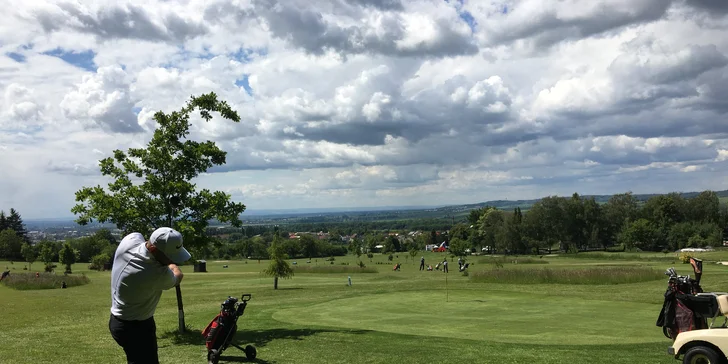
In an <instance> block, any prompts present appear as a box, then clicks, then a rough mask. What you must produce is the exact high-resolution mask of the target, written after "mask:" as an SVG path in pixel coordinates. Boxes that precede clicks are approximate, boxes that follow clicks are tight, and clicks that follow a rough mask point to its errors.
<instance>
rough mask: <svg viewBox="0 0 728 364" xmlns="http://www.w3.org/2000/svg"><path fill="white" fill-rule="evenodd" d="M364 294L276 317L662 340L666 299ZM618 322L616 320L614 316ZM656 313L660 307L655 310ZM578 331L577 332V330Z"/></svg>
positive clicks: (552, 339) (545, 337) (502, 336)
mask: <svg viewBox="0 0 728 364" xmlns="http://www.w3.org/2000/svg"><path fill="white" fill-rule="evenodd" d="M448 296H449V301H448V302H445V294H444V292H442V291H422V292H395V293H386V294H377V295H367V296H359V297H354V298H345V299H340V300H333V301H328V302H325V303H321V304H317V305H312V306H304V307H296V308H291V309H287V310H281V311H278V312H276V313H275V314H274V315H273V318H274V319H276V320H279V321H284V322H290V323H295V324H300V325H305V324H316V325H324V326H334V327H341V328H348V329H365V330H372V331H384V332H391V333H397V334H414V335H422V336H428V337H445V338H460V339H469V340H481V341H488V342H501V343H519V344H539V345H555V344H559V343H561V342H563V340H564V336H568V337H569V343H570V344H572V345H605V344H619V343H624V342H625V340H627V341H629V342H631V343H648V342H662V341H664V340H663V339H664V337H663V336H662V334H661V333H659V332H657V331H656V330H655V329H654V328H653V327H652V326H654V322H653V321H654V320H650V319H649V317H650V316H651V315H654V314H655V312H659V311H660V308H661V306H660V305H654V304H646V303H636V302H614V301H606V300H589V299H582V298H569V297H547V298H544V297H543V296H541V295H538V294H527V293H513V292H511V293H506V292H487V291H473V290H453V291H451V292H449V294H448ZM615 316H617V317H620V323H619V324H615V323H614V317H615ZM655 317H656V315H655ZM573 332H578V336H573V335H572V333H573Z"/></svg>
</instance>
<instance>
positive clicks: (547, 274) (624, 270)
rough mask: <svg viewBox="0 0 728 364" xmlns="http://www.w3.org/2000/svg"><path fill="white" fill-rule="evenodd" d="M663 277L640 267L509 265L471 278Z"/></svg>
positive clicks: (575, 280)
mask: <svg viewBox="0 0 728 364" xmlns="http://www.w3.org/2000/svg"><path fill="white" fill-rule="evenodd" d="M663 277H664V274H663V273H662V272H660V271H658V270H655V269H652V268H640V267H634V268H629V267H594V268H579V269H568V268H558V269H549V268H540V269H533V268H531V269H513V268H506V269H490V270H486V271H479V272H474V273H473V274H472V275H471V276H470V280H471V281H473V282H477V283H511V284H590V285H609V284H623V283H638V282H648V281H654V280H659V279H662V278H663Z"/></svg>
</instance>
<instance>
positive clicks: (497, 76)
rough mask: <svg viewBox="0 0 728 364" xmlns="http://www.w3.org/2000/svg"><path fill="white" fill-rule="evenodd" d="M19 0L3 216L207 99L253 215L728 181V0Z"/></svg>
mask: <svg viewBox="0 0 728 364" xmlns="http://www.w3.org/2000/svg"><path fill="white" fill-rule="evenodd" d="M86 3H88V4H84V3H82V2H77V1H75V2H65V1H53V2H45V1H40V0H31V1H25V2H13V3H12V5H10V4H9V2H7V1H6V2H4V4H5V11H3V12H2V13H0V24H1V25H0V209H4V210H7V209H9V208H10V207H15V208H16V209H18V210H19V211H20V212H21V214H23V216H24V217H25V218H41V217H65V216H72V214H71V213H70V208H71V207H72V206H73V204H74V192H75V191H76V190H78V189H79V188H81V187H82V186H93V185H97V184H102V185H106V183H108V182H109V180H107V179H105V178H104V177H102V176H101V175H100V173H99V168H98V160H99V159H101V158H104V157H106V156H109V155H110V154H111V152H112V151H113V150H114V149H124V150H125V149H127V148H130V147H139V146H143V145H144V144H146V142H147V141H148V140H149V138H150V133H151V131H152V130H153V129H154V127H155V125H154V121H153V120H152V118H151V117H152V115H153V113H154V112H156V111H159V110H163V111H165V112H171V111H173V110H176V109H179V108H180V107H181V106H183V105H184V102H185V101H186V100H188V98H189V97H190V96H191V95H199V94H201V93H207V92H210V91H214V92H216V93H217V94H218V95H220V97H222V98H223V99H224V100H227V101H228V102H229V103H230V104H231V105H232V106H233V107H234V108H235V109H236V110H237V111H238V112H239V113H240V115H241V117H242V120H241V122H240V123H232V122H225V121H222V119H221V118H216V119H213V120H212V121H211V122H209V123H205V122H204V121H202V120H194V124H195V125H194V131H193V134H192V135H191V137H192V138H194V139H197V140H207V139H210V140H214V141H216V142H217V143H218V145H219V146H220V147H221V148H223V149H224V150H226V151H227V152H228V157H227V164H226V165H225V166H224V167H221V168H216V169H214V170H210V171H209V172H210V173H209V174H206V175H204V176H201V177H199V178H198V180H197V183H198V186H200V187H207V188H211V189H217V190H225V191H227V192H229V193H230V194H231V195H232V196H233V198H234V199H235V200H237V201H242V202H244V203H245V204H246V205H247V206H248V209H250V210H260V209H277V208H312V207H316V208H323V207H352V206H402V205H443V204H455V203H473V202H481V201H487V200H492V199H523V198H538V197H543V196H546V195H553V194H558V195H568V194H571V193H573V192H579V193H582V194H611V193H620V192H626V191H634V192H636V193H644V192H670V191H696V190H705V189H713V190H724V189H728V168H726V167H728V36H726V34H728V2H727V1H725V0H590V1H585V0H559V1H556V0H548V1H547V0H520V1H519V0H503V1H497V0H481V1H458V0H449V1H445V0H443V1H439V0H432V1H419V0H407V1H403V0H287V1H282V2H275V1H273V0H212V1H211V0H187V1H154V0H144V1H131V2H123V1H104V0H101V1H94V2H93V4H92V2H86Z"/></svg>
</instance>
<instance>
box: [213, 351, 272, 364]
mask: <svg viewBox="0 0 728 364" xmlns="http://www.w3.org/2000/svg"><path fill="white" fill-rule="evenodd" d="M233 350H238V349H236V348H233ZM226 352H227V351H226ZM220 362H221V363H223V362H232V363H259V364H273V363H275V362H274V361H267V360H263V359H260V358H255V359H253V360H248V358H246V357H245V356H238V355H231V356H227V355H220Z"/></svg>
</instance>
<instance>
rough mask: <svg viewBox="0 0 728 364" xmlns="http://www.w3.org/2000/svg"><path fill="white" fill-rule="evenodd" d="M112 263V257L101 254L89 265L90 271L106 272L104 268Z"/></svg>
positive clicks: (92, 259)
mask: <svg viewBox="0 0 728 364" xmlns="http://www.w3.org/2000/svg"><path fill="white" fill-rule="evenodd" d="M110 261H111V257H110V256H109V254H107V253H101V254H97V255H95V256H94V257H93V258H91V264H89V266H88V269H92V270H104V266H105V265H106V263H108V262H110Z"/></svg>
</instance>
